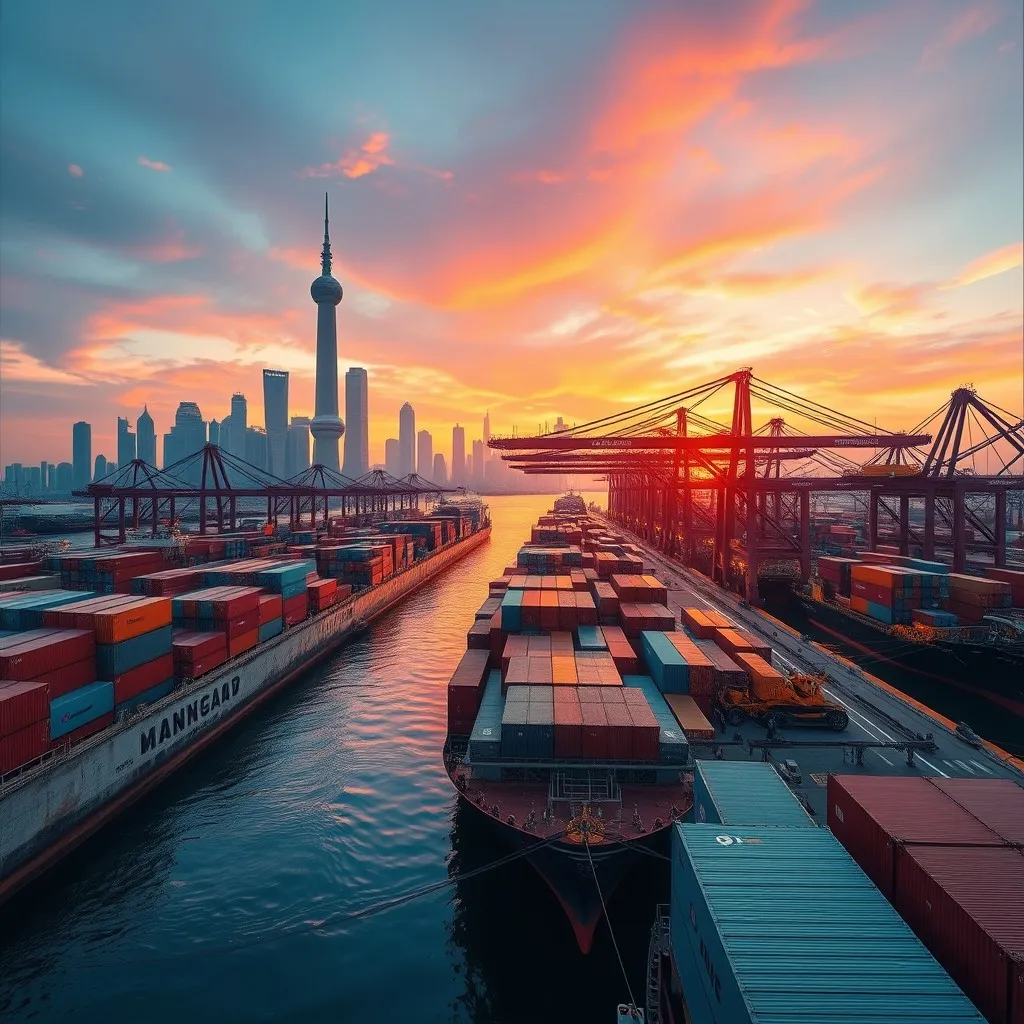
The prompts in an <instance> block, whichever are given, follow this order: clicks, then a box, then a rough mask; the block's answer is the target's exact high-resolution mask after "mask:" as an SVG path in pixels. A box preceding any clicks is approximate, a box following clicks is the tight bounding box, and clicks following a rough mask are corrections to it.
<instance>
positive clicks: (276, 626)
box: [258, 618, 284, 644]
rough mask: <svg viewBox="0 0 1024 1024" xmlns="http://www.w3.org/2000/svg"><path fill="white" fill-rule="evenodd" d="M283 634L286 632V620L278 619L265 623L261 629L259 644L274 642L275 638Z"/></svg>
mask: <svg viewBox="0 0 1024 1024" xmlns="http://www.w3.org/2000/svg"><path fill="white" fill-rule="evenodd" d="M282 632H284V619H281V618H277V619H271V620H270V621H269V622H264V623H263V624H262V625H261V626H260V628H259V633H258V636H259V642H260V643H261V644H262V643H266V642H267V641H268V640H273V639H274V637H275V636H277V635H278V634H279V633H282Z"/></svg>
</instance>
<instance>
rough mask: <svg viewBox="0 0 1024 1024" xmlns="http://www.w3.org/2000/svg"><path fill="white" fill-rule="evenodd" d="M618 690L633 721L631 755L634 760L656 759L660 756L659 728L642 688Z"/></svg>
mask: <svg viewBox="0 0 1024 1024" xmlns="http://www.w3.org/2000/svg"><path fill="white" fill-rule="evenodd" d="M620 692H621V693H622V696H623V699H624V702H625V705H626V709H627V710H628V711H629V717H630V719H631V720H632V722H633V732H632V737H631V738H632V748H631V757H632V758H633V760H634V761H657V760H658V758H659V756H660V744H661V728H660V726H659V725H658V720H657V719H656V718H655V717H654V712H653V711H652V710H651V708H650V705H649V704H648V703H647V698H646V697H645V696H644V693H643V690H639V689H626V688H623V689H622V690H621V691H620ZM632 694H635V695H636V696H632Z"/></svg>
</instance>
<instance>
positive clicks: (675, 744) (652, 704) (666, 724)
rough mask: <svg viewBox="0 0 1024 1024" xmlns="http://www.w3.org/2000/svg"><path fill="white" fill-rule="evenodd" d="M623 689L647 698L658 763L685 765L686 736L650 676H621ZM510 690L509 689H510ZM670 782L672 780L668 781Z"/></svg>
mask: <svg viewBox="0 0 1024 1024" xmlns="http://www.w3.org/2000/svg"><path fill="white" fill-rule="evenodd" d="M622 686H623V689H624V690H625V689H627V688H629V689H637V690H639V691H640V692H641V693H642V694H643V695H644V697H646V698H647V706H648V707H649V708H650V709H651V711H652V712H654V717H655V719H656V720H657V722H658V726H659V728H660V729H661V736H660V737H659V740H658V762H659V763H660V764H665V765H681V764H686V763H687V761H688V760H689V757H690V745H689V744H688V743H687V742H686V734H685V733H684V732H683V730H682V729H680V728H679V722H678V721H676V716H675V715H673V714H672V709H671V708H670V707H669V706H668V703H667V702H666V701H665V698H664V697H663V696H662V695H661V691H660V690H659V689H658V687H657V686H656V685H655V683H654V680H653V679H652V678H651V677H650V676H623V677H622ZM510 690H511V688H510ZM669 781H672V780H669Z"/></svg>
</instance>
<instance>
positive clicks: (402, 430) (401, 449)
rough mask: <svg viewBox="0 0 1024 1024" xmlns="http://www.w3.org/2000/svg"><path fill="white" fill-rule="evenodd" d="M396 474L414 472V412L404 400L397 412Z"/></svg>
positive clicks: (405, 474) (404, 474)
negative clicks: (397, 471) (397, 469)
mask: <svg viewBox="0 0 1024 1024" xmlns="http://www.w3.org/2000/svg"><path fill="white" fill-rule="evenodd" d="M398 468H399V470H400V472H399V473H398V476H408V475H409V474H410V473H415V472H416V412H415V410H414V409H413V407H412V406H411V405H410V404H409V403H408V402H406V403H405V405H403V406H402V408H401V409H400V410H399V412H398Z"/></svg>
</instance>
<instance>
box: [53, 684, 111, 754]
mask: <svg viewBox="0 0 1024 1024" xmlns="http://www.w3.org/2000/svg"><path fill="white" fill-rule="evenodd" d="M113 710H114V684H113V683H90V684H89V685H88V686H82V687H79V688H78V689H77V690H72V691H71V692H70V693H66V694H65V695H64V696H63V697H58V698H57V699H56V700H53V701H51V702H50V739H51V741H52V740H56V739H60V738H61V737H62V736H66V735H67V734H68V733H70V732H73V731H75V730H76V729H78V728H80V727H81V726H83V725H88V724H89V723H91V722H93V721H95V720H96V719H97V718H101V717H103V716H104V715H107V714H110V713H112V712H113Z"/></svg>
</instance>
